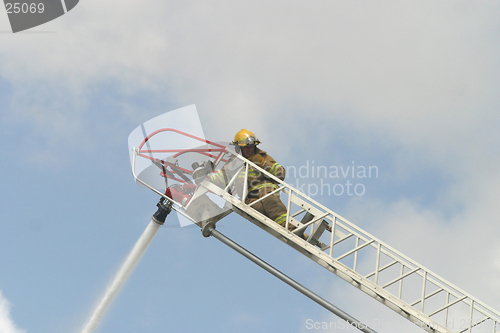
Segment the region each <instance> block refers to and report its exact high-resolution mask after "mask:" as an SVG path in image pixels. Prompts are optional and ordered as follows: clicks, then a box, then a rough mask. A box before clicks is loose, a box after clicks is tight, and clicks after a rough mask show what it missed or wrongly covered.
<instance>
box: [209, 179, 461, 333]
mask: <svg viewBox="0 0 500 333" xmlns="http://www.w3.org/2000/svg"><path fill="white" fill-rule="evenodd" d="M206 187H207V188H208V189H209V190H211V191H212V192H214V193H216V194H218V195H219V196H221V197H222V198H224V199H225V200H227V201H229V202H230V203H232V204H233V205H235V206H236V207H237V208H239V209H241V210H242V211H243V212H244V213H246V214H248V215H250V216H251V217H253V218H255V219H256V220H257V221H259V223H261V224H263V225H265V226H266V227H267V228H269V229H272V230H273V231H274V232H275V233H276V234H279V235H280V236H281V238H282V239H283V240H288V241H292V242H293V243H294V244H300V242H305V241H303V240H302V239H301V238H299V237H298V236H296V235H294V234H293V233H290V232H288V231H287V230H285V229H284V228H283V227H282V226H280V225H278V224H276V223H275V222H274V221H271V220H270V219H269V218H267V217H265V216H264V215H262V214H261V213H259V212H257V211H255V210H254V209H251V208H250V207H248V205H244V204H243V203H242V202H241V201H240V200H239V199H237V198H235V197H234V196H232V195H230V194H229V193H227V192H224V191H222V190H221V189H220V188H219V187H217V186H216V185H214V184H211V183H209V184H206ZM301 249H302V250H303V251H306V252H307V253H308V254H309V255H308V256H309V257H310V258H311V259H313V260H314V261H316V262H317V263H318V264H320V265H321V266H323V267H325V268H328V270H330V271H331V272H333V273H335V274H336V275H338V276H339V277H341V278H342V279H344V280H346V281H347V282H349V283H350V284H352V285H354V286H356V287H357V288H358V289H360V290H362V291H363V292H365V293H367V294H368V295H370V296H371V297H373V298H375V299H376V300H378V301H380V302H382V303H383V304H385V305H386V306H388V307H389V308H391V309H393V310H394V311H396V312H398V313H400V314H403V316H404V317H406V318H407V319H410V320H411V321H413V322H415V323H418V324H422V325H423V326H424V327H423V328H424V330H427V331H428V332H431V333H435V332H436V329H434V328H435V327H438V329H437V331H438V332H441V333H453V332H452V331H451V330H449V329H446V328H445V327H443V326H442V325H440V324H439V323H437V322H435V321H433V320H432V319H431V318H429V317H427V316H426V315H425V314H423V313H421V312H419V311H418V310H416V309H413V308H411V307H410V306H409V305H408V304H406V303H405V302H403V301H402V300H400V299H398V298H397V297H395V296H394V295H392V294H391V293H389V292H388V291H387V290H385V289H382V288H380V287H379V286H377V285H375V284H374V283H373V282H372V281H369V280H367V279H365V278H364V277H363V276H362V275H360V274H359V273H357V272H354V271H353V270H352V269H350V268H349V267H347V266H346V265H344V264H342V263H341V262H339V261H335V259H334V258H332V257H330V256H328V255H327V254H326V253H324V252H323V251H321V250H320V249H319V248H317V247H315V246H312V245H311V244H309V243H307V242H305V244H304V245H303V247H302V248H301ZM431 322H432V323H433V324H435V325H436V326H435V327H434V326H433V327H432V328H428V327H425V325H428V324H429V323H431ZM437 325H440V326H437Z"/></svg>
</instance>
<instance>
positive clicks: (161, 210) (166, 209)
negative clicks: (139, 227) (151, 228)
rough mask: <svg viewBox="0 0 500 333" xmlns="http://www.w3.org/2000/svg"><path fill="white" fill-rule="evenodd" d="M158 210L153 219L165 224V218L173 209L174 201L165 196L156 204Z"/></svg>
mask: <svg viewBox="0 0 500 333" xmlns="http://www.w3.org/2000/svg"><path fill="white" fill-rule="evenodd" d="M156 207H158V210H157V211H156V213H154V215H153V217H152V219H153V221H155V222H156V223H158V224H159V225H163V224H165V219H166V218H167V216H168V214H170V212H171V211H172V201H170V200H165V198H163V197H162V198H161V199H160V201H159V202H158V203H157V204H156Z"/></svg>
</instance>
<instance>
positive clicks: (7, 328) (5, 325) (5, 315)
mask: <svg viewBox="0 0 500 333" xmlns="http://www.w3.org/2000/svg"><path fill="white" fill-rule="evenodd" d="M10 308H11V305H10V303H9V301H8V300H7V299H6V298H5V297H4V296H3V295H2V292H1V291H0V332H1V333H23V332H26V331H24V330H21V329H19V328H17V326H16V325H15V324H14V322H13V321H12V318H11V315H10Z"/></svg>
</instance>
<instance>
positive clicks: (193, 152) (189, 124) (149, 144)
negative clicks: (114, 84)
mask: <svg viewBox="0 0 500 333" xmlns="http://www.w3.org/2000/svg"><path fill="white" fill-rule="evenodd" d="M128 146H129V152H130V161H131V164H132V168H133V171H134V173H135V175H136V177H137V179H136V183H137V184H138V185H139V186H143V187H144V186H145V185H143V184H142V183H141V182H144V183H145V184H147V186H150V187H151V188H153V189H155V190H157V191H158V192H161V193H165V194H166V196H167V197H169V198H171V199H172V200H173V201H174V202H175V203H176V204H177V206H178V207H179V209H180V210H182V211H183V212H185V213H186V214H187V215H188V216H189V217H190V218H191V219H190V220H189V219H187V218H186V217H184V216H183V214H178V217H179V221H180V222H181V226H184V225H189V224H191V223H193V220H194V221H195V222H200V220H202V219H203V220H204V219H207V218H213V217H214V216H215V215H218V214H221V213H222V212H223V211H224V208H223V205H224V203H225V202H224V201H223V200H222V201H221V199H220V198H219V197H218V196H215V195H213V194H211V193H210V192H207V191H205V192H206V193H205V192H203V193H201V192H202V191H201V190H199V187H198V184H199V183H200V182H201V181H202V180H203V179H210V176H211V175H213V174H216V173H217V170H218V169H220V167H221V166H223V165H225V164H226V163H227V162H228V159H227V158H228V157H227V155H230V154H228V149H227V148H228V143H224V142H212V141H209V140H206V139H205V135H204V133H203V128H202V126H201V122H200V118H199V116H198V112H197V110H196V107H195V105H190V106H186V107H183V108H180V109H177V110H173V111H170V112H167V113H164V114H162V115H160V116H158V117H155V118H153V119H151V120H148V121H146V122H145V123H143V124H142V125H140V126H138V127H137V128H136V129H134V130H133V131H132V133H130V135H129V138H128ZM229 150H232V149H229ZM200 175H201V176H200ZM200 177H201V178H200ZM198 191H199V192H198ZM195 192H198V193H197V195H195ZM200 193H201V195H200ZM192 198H194V199H193V200H191V199H192ZM178 212H179V210H178Z"/></svg>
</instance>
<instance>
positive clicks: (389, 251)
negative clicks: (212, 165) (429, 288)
mask: <svg viewBox="0 0 500 333" xmlns="http://www.w3.org/2000/svg"><path fill="white" fill-rule="evenodd" d="M235 156H236V157H237V158H239V159H241V160H242V161H243V162H244V163H248V164H250V165H251V166H252V167H253V168H254V169H256V170H258V171H260V172H262V173H264V174H265V175H266V177H268V178H270V179H273V180H274V181H276V182H277V183H279V184H281V185H282V187H285V188H287V189H288V190H289V192H288V193H286V191H283V192H284V193H286V194H288V195H291V196H293V195H294V194H295V195H296V196H297V197H299V196H300V197H302V198H304V199H306V200H307V201H309V202H310V204H311V205H314V206H316V207H317V209H319V210H321V209H322V210H324V211H326V212H329V213H330V214H331V215H332V217H335V220H334V221H335V222H337V221H338V220H339V221H340V222H343V223H345V224H346V225H347V226H348V227H350V228H348V227H347V226H342V225H341V223H339V222H337V223H339V225H340V226H342V227H343V228H346V229H351V228H352V229H354V230H356V231H358V232H359V233H360V236H361V234H362V235H364V236H366V237H367V239H370V240H374V242H372V244H373V243H378V244H379V246H380V248H381V253H384V254H385V255H389V256H390V257H393V258H394V259H397V258H395V257H394V256H397V257H400V258H401V259H404V260H405V261H407V263H406V264H405V266H406V267H409V266H412V265H413V266H414V267H419V268H420V269H421V270H422V272H419V274H425V275H431V276H433V277H434V278H428V280H429V281H430V282H432V283H433V284H435V285H437V286H438V287H442V288H443V289H445V290H447V291H448V290H449V291H450V292H451V294H452V295H453V296H455V292H453V290H454V291H456V292H458V293H459V294H462V295H465V296H466V298H469V299H470V300H471V302H473V303H472V304H474V303H478V305H481V306H482V307H483V308H484V309H486V310H488V311H490V312H491V314H490V316H491V317H492V320H495V321H499V320H498V319H494V317H495V316H497V318H500V314H499V313H498V312H497V311H496V310H494V309H493V308H491V307H489V306H488V305H486V304H484V303H483V302H481V301H479V300H477V299H476V298H474V297H473V296H471V295H470V294H468V293H467V292H465V291H463V290H462V289H460V288H458V287H456V286H455V285H453V284H452V283H450V282H449V281H447V280H445V279H444V278H441V277H440V276H439V275H437V274H436V273H434V272H433V271H431V270H429V269H427V268H425V267H424V266H422V265H420V264H418V263H417V262H416V261H414V260H412V259H411V258H409V257H407V256H406V255H404V254H403V253H401V252H399V251H397V250H395V249H394V248H392V247H390V246H389V245H387V244H386V243H384V242H382V241H380V240H379V239H378V238H376V237H374V236H372V235H371V234H369V233H368V232H366V231H364V230H363V229H361V228H360V227H358V226H356V225H355V224H353V223H352V222H350V221H348V220H347V219H345V218H343V217H342V216H340V215H338V214H337V213H335V212H333V211H332V210H330V209H328V208H327V207H325V206H323V205H321V204H320V203H318V202H316V201H315V200H313V199H312V198H310V197H308V196H306V195H305V194H303V193H301V192H300V191H298V190H297V189H295V188H294V187H292V186H290V185H289V184H287V183H285V182H284V181H282V180H280V179H279V178H277V177H275V176H274V175H272V174H270V173H268V172H267V171H266V170H264V169H263V168H261V167H259V166H257V165H256V164H255V163H253V162H251V161H248V160H246V159H245V158H244V157H242V156H240V155H235ZM289 214H291V212H290V211H288V212H287V215H289ZM330 214H329V215H330ZM352 229H351V230H352ZM351 232H353V231H351ZM353 234H354V235H356V233H355V232H353ZM360 238H361V239H363V238H364V237H360ZM373 245H375V244H373ZM382 248H384V249H382ZM322 253H323V254H324V255H326V253H324V252H322ZM330 258H332V257H330ZM332 259H334V258H332ZM401 259H399V261H401V262H402V264H403V261H402V260H401ZM408 263H410V264H411V265H408ZM347 268H348V267H347ZM349 269H350V268H349ZM423 272H425V273H423ZM442 284H445V285H446V287H449V288H446V287H443V286H442ZM472 311H474V308H472ZM481 312H482V311H481Z"/></svg>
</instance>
